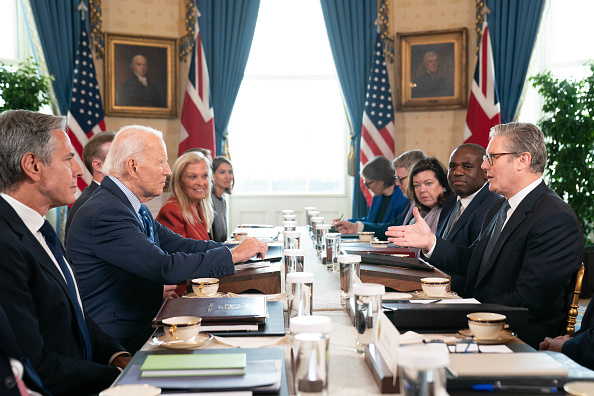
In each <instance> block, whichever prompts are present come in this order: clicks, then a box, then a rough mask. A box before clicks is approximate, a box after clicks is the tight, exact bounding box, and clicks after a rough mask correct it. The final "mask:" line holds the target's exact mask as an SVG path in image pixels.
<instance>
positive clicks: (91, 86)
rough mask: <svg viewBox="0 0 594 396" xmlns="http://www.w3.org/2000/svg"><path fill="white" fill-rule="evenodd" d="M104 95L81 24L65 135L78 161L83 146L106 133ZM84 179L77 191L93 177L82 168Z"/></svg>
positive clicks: (86, 33) (85, 30)
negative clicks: (92, 138)
mask: <svg viewBox="0 0 594 396" xmlns="http://www.w3.org/2000/svg"><path fill="white" fill-rule="evenodd" d="M103 118H104V114H103V106H102V105H101V94H100V93H99V85H98V84H97V78H96V74H95V63H94V61H93V54H92V53H91V48H90V46H89V35H88V32H87V27H86V25H85V24H84V23H82V27H81V32H80V39H79V41H78V49H77V50H76V59H75V61H74V78H73V80H72V93H71V94H70V109H69V110H68V124H67V127H66V132H67V133H68V136H69V137H70V141H71V142H72V146H73V147H74V149H75V152H76V154H75V157H76V160H77V161H79V163H80V164H82V163H83V161H82V151H83V147H84V146H85V145H86V144H87V142H88V141H89V139H90V138H91V137H93V135H94V134H96V133H99V132H102V131H105V122H104V120H103ZM82 168H83V176H82V177H79V178H78V179H77V183H78V190H79V191H78V192H79V193H80V192H81V191H82V190H84V189H85V187H86V186H88V185H89V184H90V183H91V181H92V180H93V175H91V173H89V171H88V169H87V168H86V167H85V166H84V165H83V166H82Z"/></svg>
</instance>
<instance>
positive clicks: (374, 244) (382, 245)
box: [371, 240, 390, 248]
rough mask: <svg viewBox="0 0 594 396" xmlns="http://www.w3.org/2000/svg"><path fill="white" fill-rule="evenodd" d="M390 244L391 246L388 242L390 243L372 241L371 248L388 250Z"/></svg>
mask: <svg viewBox="0 0 594 396" xmlns="http://www.w3.org/2000/svg"><path fill="white" fill-rule="evenodd" d="M389 244H390V242H388V241H378V240H373V241H371V247H376V248H387V247H388V245H389Z"/></svg>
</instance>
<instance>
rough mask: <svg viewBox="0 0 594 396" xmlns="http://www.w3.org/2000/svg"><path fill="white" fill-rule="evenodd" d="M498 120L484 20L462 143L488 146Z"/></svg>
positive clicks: (488, 39) (491, 52) (496, 99)
mask: <svg viewBox="0 0 594 396" xmlns="http://www.w3.org/2000/svg"><path fill="white" fill-rule="evenodd" d="M499 124H501V112H500V111H499V95H497V84H496V82H495V67H494V66H493V51H492V49H491V39H490V38H489V28H488V27H487V20H486V19H485V22H483V35H482V37H481V43H480V47H479V53H478V59H477V61H476V69H475V70H474V80H473V81H472V89H471V91H470V100H469V101H468V113H466V125H465V126H464V143H476V144H478V145H480V146H483V147H487V145H488V144H489V131H490V130H491V128H492V127H494V126H495V125H499Z"/></svg>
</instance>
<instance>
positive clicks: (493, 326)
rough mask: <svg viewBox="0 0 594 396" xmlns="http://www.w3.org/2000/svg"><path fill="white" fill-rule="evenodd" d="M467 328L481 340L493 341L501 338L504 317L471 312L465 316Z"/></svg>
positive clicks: (489, 313) (490, 313)
mask: <svg viewBox="0 0 594 396" xmlns="http://www.w3.org/2000/svg"><path fill="white" fill-rule="evenodd" d="M466 317H467V318H468V328H469V329H470V331H471V332H472V334H473V335H474V336H475V337H476V338H478V339H482V340H495V339H497V338H499V337H501V332H502V331H503V326H504V325H505V319H506V316H505V315H502V314H498V313H493V312H473V313H469V314H468V315H466Z"/></svg>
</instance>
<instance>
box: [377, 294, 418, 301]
mask: <svg viewBox="0 0 594 396" xmlns="http://www.w3.org/2000/svg"><path fill="white" fill-rule="evenodd" d="M411 298H412V294H410V293H398V292H388V293H386V294H384V295H383V296H382V301H390V300H410V299H411Z"/></svg>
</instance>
